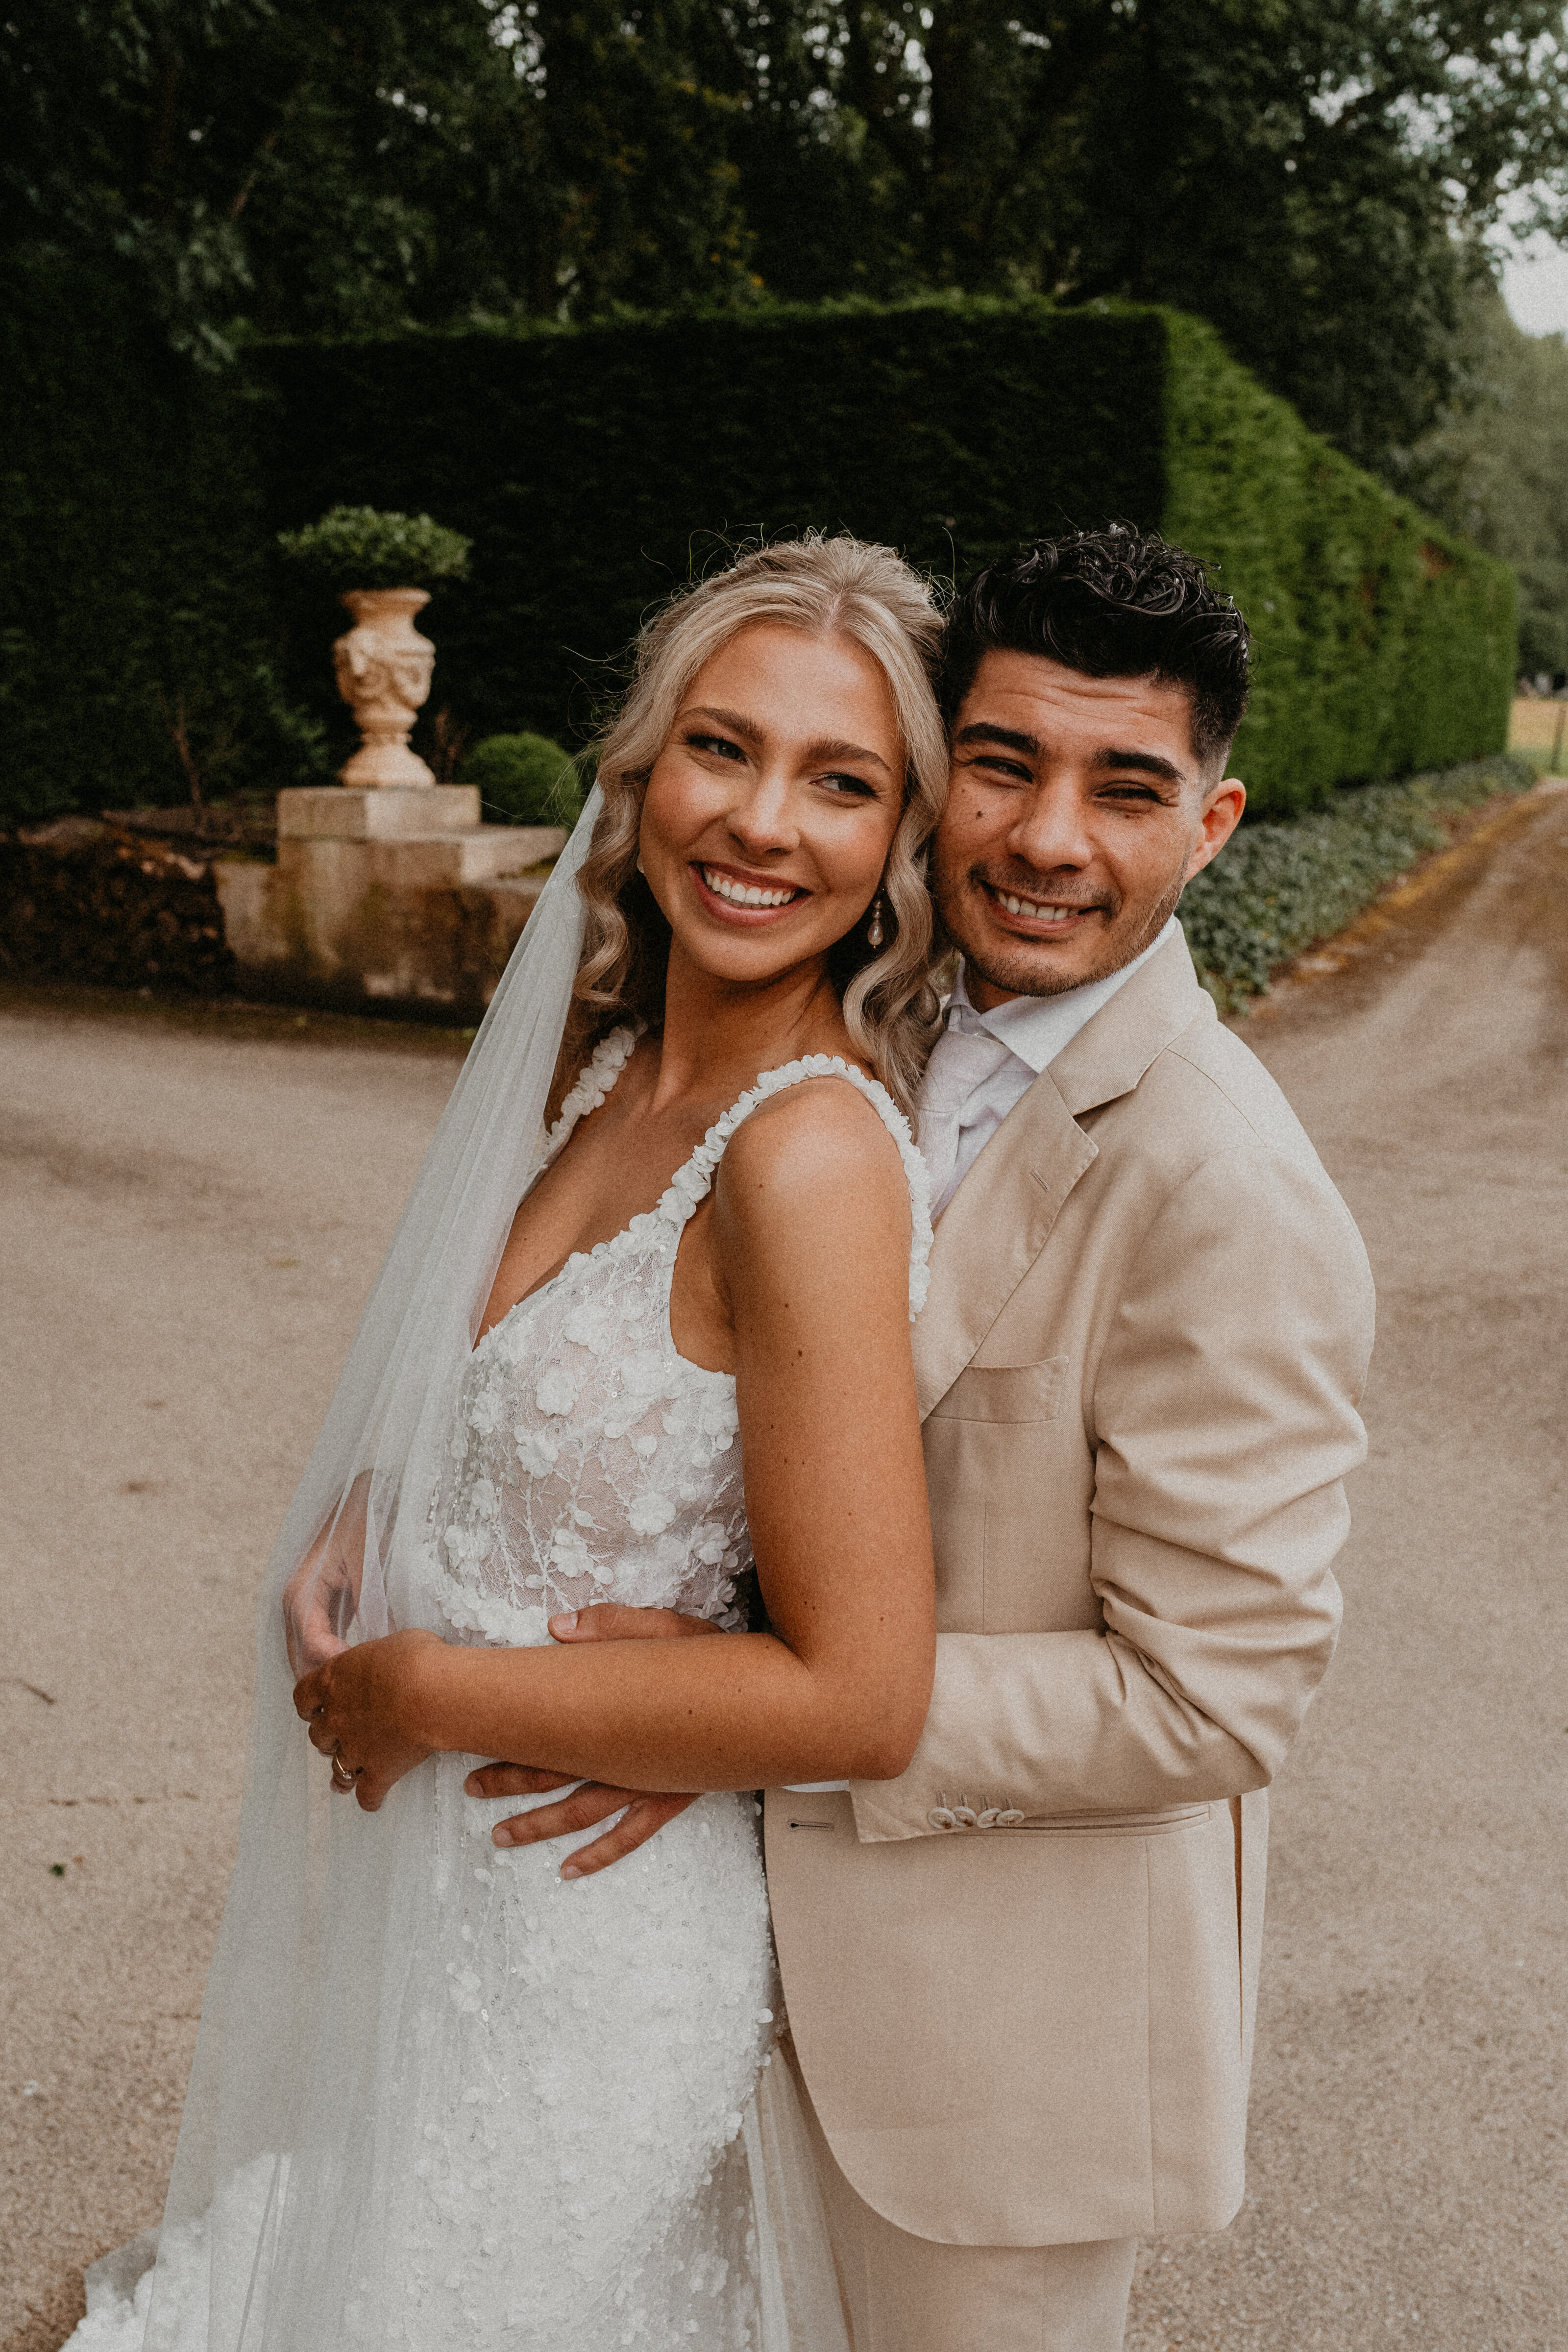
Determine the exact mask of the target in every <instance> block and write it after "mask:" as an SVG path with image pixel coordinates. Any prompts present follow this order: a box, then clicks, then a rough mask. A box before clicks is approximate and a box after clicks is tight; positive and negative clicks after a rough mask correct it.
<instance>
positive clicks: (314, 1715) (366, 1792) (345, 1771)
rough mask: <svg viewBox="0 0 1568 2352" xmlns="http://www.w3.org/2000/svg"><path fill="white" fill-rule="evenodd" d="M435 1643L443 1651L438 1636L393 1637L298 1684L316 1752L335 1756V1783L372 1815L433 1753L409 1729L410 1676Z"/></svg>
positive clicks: (344, 1655) (299, 1705)
mask: <svg viewBox="0 0 1568 2352" xmlns="http://www.w3.org/2000/svg"><path fill="white" fill-rule="evenodd" d="M432 1644H433V1645H434V1646H435V1647H436V1648H437V1649H440V1648H441V1646H442V1644H441V1643H440V1641H439V1639H438V1637H437V1635H436V1634H434V1633H420V1632H418V1631H416V1630H411V1631H409V1632H408V1633H388V1634H387V1635H385V1636H384V1639H382V1640H381V1641H378V1642H361V1643H357V1644H356V1646H355V1647H354V1648H353V1649H352V1650H340V1651H339V1652H338V1654H337V1655H336V1656H335V1657H332V1658H329V1659H327V1660H326V1661H325V1663H324V1664H321V1665H319V1666H317V1667H315V1668H314V1669H313V1670H312V1672H311V1673H310V1674H308V1675H305V1676H304V1677H303V1678H302V1679H301V1680H300V1682H298V1683H296V1685H294V1708H295V1712H296V1714H298V1715H300V1717H303V1719H304V1721H305V1723H306V1725H307V1726H308V1727H309V1730H310V1745H311V1747H312V1748H319V1749H320V1750H321V1754H322V1755H323V1756H330V1757H331V1758H332V1759H334V1761H333V1768H332V1786H333V1787H334V1788H335V1789H338V1790H341V1791H342V1793H343V1794H344V1795H345V1796H346V1795H347V1794H348V1792H349V1790H350V1789H351V1788H352V1789H353V1793H354V1796H355V1798H356V1800H357V1801H358V1803H359V1805H360V1807H361V1809H362V1810H363V1811H365V1812H367V1813H374V1812H375V1811H377V1810H378V1809H379V1808H380V1806H381V1805H382V1803H383V1802H384V1800H385V1798H386V1795H387V1792H388V1791H389V1790H391V1789H393V1788H394V1787H395V1785H396V1783H397V1782H398V1781H399V1780H402V1778H403V1776H404V1774H405V1772H412V1771H413V1769H414V1768H415V1766H416V1764H423V1763H424V1761H425V1759H426V1756H428V1755H429V1754H430V1753H431V1752H432V1751H431V1750H430V1749H429V1748H426V1747H423V1746H420V1745H419V1744H417V1743H416V1741H414V1740H413V1739H411V1738H410V1737H409V1735H408V1733H407V1731H406V1729H405V1721H406V1716H407V1708H408V1699H409V1695H410V1690H411V1685H412V1678H413V1677H414V1675H416V1673H417V1671H418V1666H419V1661H420V1656H421V1654H422V1653H423V1652H425V1651H426V1650H427V1649H428V1648H430V1647H431V1645H432Z"/></svg>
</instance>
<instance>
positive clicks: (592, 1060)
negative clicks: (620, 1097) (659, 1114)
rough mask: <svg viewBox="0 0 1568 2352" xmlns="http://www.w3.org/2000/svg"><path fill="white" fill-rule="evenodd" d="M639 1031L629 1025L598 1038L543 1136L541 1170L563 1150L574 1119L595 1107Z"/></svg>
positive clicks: (628, 1056)
mask: <svg viewBox="0 0 1568 2352" xmlns="http://www.w3.org/2000/svg"><path fill="white" fill-rule="evenodd" d="M641 1034H642V1032H641V1030H640V1028H637V1027H636V1026H632V1027H628V1028H625V1029H612V1030H611V1032H610V1034H609V1035H608V1036H607V1037H601V1038H600V1040H599V1042H598V1044H597V1045H595V1048H594V1051H593V1053H592V1055H590V1056H589V1058H588V1061H587V1062H586V1064H585V1065H584V1067H583V1068H582V1069H581V1070H579V1071H578V1073H577V1076H576V1077H575V1079H574V1081H573V1085H572V1091H571V1093H570V1094H569V1095H568V1096H567V1097H566V1099H565V1101H564V1102H563V1104H562V1106H561V1116H560V1118H558V1119H557V1120H556V1122H555V1124H554V1126H553V1127H552V1129H551V1130H550V1132H549V1134H548V1135H547V1136H546V1137H545V1139H544V1148H543V1150H542V1151H541V1153H540V1155H539V1168H540V1171H541V1172H542V1171H543V1170H545V1169H546V1168H548V1167H549V1165H550V1163H551V1161H552V1160H554V1159H555V1158H556V1157H557V1156H558V1155H559V1154H560V1153H561V1152H562V1151H563V1150H564V1149H565V1144H566V1139H567V1137H568V1136H569V1135H570V1134H571V1132H572V1130H573V1129H574V1127H575V1126H576V1124H577V1122H578V1120H579V1119H580V1118H587V1116H588V1113H589V1112H590V1111H591V1110H597V1109H598V1108H599V1105H600V1104H601V1103H602V1102H603V1101H604V1099H605V1096H606V1095H607V1094H608V1093H609V1091H610V1089H611V1087H613V1086H614V1085H615V1083H616V1079H617V1078H618V1077H619V1076H620V1075H621V1072H622V1071H623V1070H624V1069H625V1068H626V1064H627V1063H628V1062H629V1061H630V1060H631V1057H632V1052H633V1048H634V1047H635V1046H636V1045H637V1039H638V1037H639V1036H640V1035H641Z"/></svg>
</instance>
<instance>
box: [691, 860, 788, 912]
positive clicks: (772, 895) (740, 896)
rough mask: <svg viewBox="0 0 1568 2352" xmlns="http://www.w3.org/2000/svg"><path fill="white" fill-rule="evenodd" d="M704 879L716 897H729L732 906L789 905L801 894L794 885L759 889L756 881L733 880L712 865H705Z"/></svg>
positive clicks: (703, 870)
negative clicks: (773, 888) (719, 872)
mask: <svg viewBox="0 0 1568 2352" xmlns="http://www.w3.org/2000/svg"><path fill="white" fill-rule="evenodd" d="M702 879H703V880H704V882H706V883H707V885H708V887H709V888H710V890H711V891H712V893H713V896H714V897H715V898H728V900H729V901H730V904H731V906H732V907H787V906H788V905H789V902H790V900H791V899H792V898H796V897H798V895H799V894H798V892H797V891H795V889H794V888H793V887H791V888H787V889H784V890H759V889H758V887H757V886H756V884H755V883H754V882H731V879H730V877H729V876H728V875H727V874H718V873H715V871H714V869H713V868H712V866H703V868H702Z"/></svg>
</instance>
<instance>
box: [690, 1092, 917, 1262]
mask: <svg viewBox="0 0 1568 2352" xmlns="http://www.w3.org/2000/svg"><path fill="white" fill-rule="evenodd" d="M717 1189H718V1193H719V1201H720V1205H721V1207H722V1209H723V1210H724V1211H725V1212H726V1213H728V1214H729V1215H730V1216H731V1217H734V1218H737V1219H739V1220H740V1221H741V1223H742V1224H750V1223H752V1219H753V1218H755V1217H758V1216H762V1217H763V1218H764V1219H767V1218H776V1217H777V1216H778V1215H779V1214H780V1213H784V1212H787V1211H789V1210H792V1209H795V1208H797V1207H800V1206H805V1207H806V1208H807V1209H808V1210H810V1211H811V1212H813V1213H815V1214H816V1216H817V1217H818V1218H819V1219H823V1220H826V1221H829V1222H831V1223H840V1222H841V1221H842V1222H847V1223H849V1224H851V1225H862V1224H864V1225H870V1226H877V1227H879V1228H884V1229H885V1225H886V1221H887V1218H888V1214H889V1208H891V1207H893V1206H897V1205H898V1204H900V1203H901V1204H902V1206H903V1208H904V1209H905V1211H906V1212H907V1211H908V1207H909V1181H908V1178H907V1176H906V1174H905V1172H904V1167H903V1161H902V1159H901V1157H900V1150H899V1146H898V1144H897V1142H896V1141H895V1139H894V1138H893V1135H892V1133H891V1131H890V1130H889V1127H888V1125H887V1123H886V1121H885V1120H884V1118H883V1117H882V1115H881V1113H880V1112H879V1110H878V1108H877V1107H876V1106H875V1104H874V1103H872V1102H870V1101H868V1098H867V1097H866V1096H865V1095H864V1094H863V1093H862V1092H861V1090H860V1088H859V1087H858V1086H856V1085H855V1083H854V1082H853V1080H852V1079H849V1078H844V1077H837V1076H832V1075H831V1074H828V1075H825V1076H820V1077H811V1078H802V1079H801V1080H799V1081H798V1083H796V1084H795V1085H794V1086H790V1087H783V1088H781V1089H780V1091H779V1092H778V1093H777V1094H774V1095H771V1096H770V1097H768V1099H767V1100H766V1101H765V1102H762V1103H759V1104H758V1106H757V1108H756V1109H755V1110H753V1111H752V1114H751V1116H750V1117H749V1118H746V1119H744V1120H743V1121H742V1124H741V1125H740V1127H738V1128H737V1129H736V1130H735V1133H734V1134H733V1136H732V1137H731V1139H730V1143H729V1146H728V1148H727V1150H726V1151H725V1153H724V1157H723V1159H722V1160H721V1162H720V1170H719V1180H718V1188H717Z"/></svg>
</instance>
